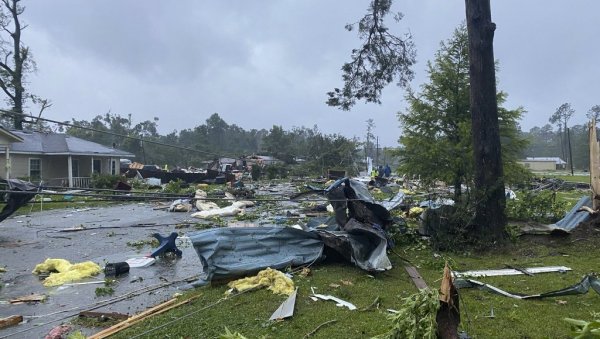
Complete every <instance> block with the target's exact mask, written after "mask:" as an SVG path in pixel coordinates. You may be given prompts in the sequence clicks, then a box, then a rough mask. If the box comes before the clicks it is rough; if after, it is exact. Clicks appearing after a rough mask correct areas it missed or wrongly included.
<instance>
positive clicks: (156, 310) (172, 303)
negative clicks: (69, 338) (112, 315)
mask: <svg viewBox="0 0 600 339" xmlns="http://www.w3.org/2000/svg"><path fill="white" fill-rule="evenodd" d="M199 297H200V295H197V296H193V297H191V298H190V299H186V300H184V301H181V302H177V299H175V298H173V299H170V300H168V301H165V302H164V303H162V304H160V305H157V306H154V307H152V308H150V309H148V310H146V311H144V312H142V313H139V314H137V315H135V316H133V317H131V318H129V319H127V320H124V321H122V322H120V323H118V324H116V325H114V326H111V327H109V328H107V329H104V330H102V331H100V332H98V333H96V334H94V335H91V336H89V337H88V339H102V338H107V337H109V336H111V335H113V334H115V333H117V332H119V331H122V330H124V329H126V328H128V327H131V326H133V325H135V324H137V323H139V322H140V321H142V320H144V319H147V318H149V317H151V316H154V315H158V314H161V313H164V312H166V311H168V310H171V309H173V308H175V307H179V306H182V305H185V304H188V303H190V302H192V301H194V300H196V299H197V298H199Z"/></svg>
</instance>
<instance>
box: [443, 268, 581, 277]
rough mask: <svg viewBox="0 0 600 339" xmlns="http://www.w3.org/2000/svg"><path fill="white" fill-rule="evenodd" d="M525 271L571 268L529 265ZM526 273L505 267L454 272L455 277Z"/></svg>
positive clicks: (535, 272)
mask: <svg viewBox="0 0 600 339" xmlns="http://www.w3.org/2000/svg"><path fill="white" fill-rule="evenodd" d="M524 270H525V271H527V272H529V273H531V274H537V273H550V272H566V271H571V268H569V267H566V266H545V267H529V268H525V269H524ZM520 274H525V273H523V272H522V271H519V270H516V269H512V268H505V269H500V270H476V271H466V272H452V275H453V276H454V277H497V276H504V275H520Z"/></svg>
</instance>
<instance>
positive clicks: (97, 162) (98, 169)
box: [92, 159, 102, 174]
mask: <svg viewBox="0 0 600 339" xmlns="http://www.w3.org/2000/svg"><path fill="white" fill-rule="evenodd" d="M92 172H93V173H98V174H100V173H102V160H101V159H94V160H92Z"/></svg>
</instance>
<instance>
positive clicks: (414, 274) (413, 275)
mask: <svg viewBox="0 0 600 339" xmlns="http://www.w3.org/2000/svg"><path fill="white" fill-rule="evenodd" d="M404 269H405V270H406V272H407V273H408V276H409V277H410V279H412V281H413V283H414V284H415V286H417V288H418V289H420V290H422V289H424V288H427V283H426V282H425V280H423V277H421V275H420V274H419V271H417V269H416V267H414V266H412V265H409V264H404Z"/></svg>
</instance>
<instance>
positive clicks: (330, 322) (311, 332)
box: [304, 319, 337, 338]
mask: <svg viewBox="0 0 600 339" xmlns="http://www.w3.org/2000/svg"><path fill="white" fill-rule="evenodd" d="M336 321H337V319H333V320H329V321H326V322H324V323H322V324H321V325H319V326H317V327H316V328H315V329H314V330H312V331H310V332H308V333H306V335H305V336H304V338H308V337H310V336H312V335H314V334H315V333H317V331H318V330H320V329H321V327H323V326H326V325H329V324H333V323H334V322H336Z"/></svg>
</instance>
